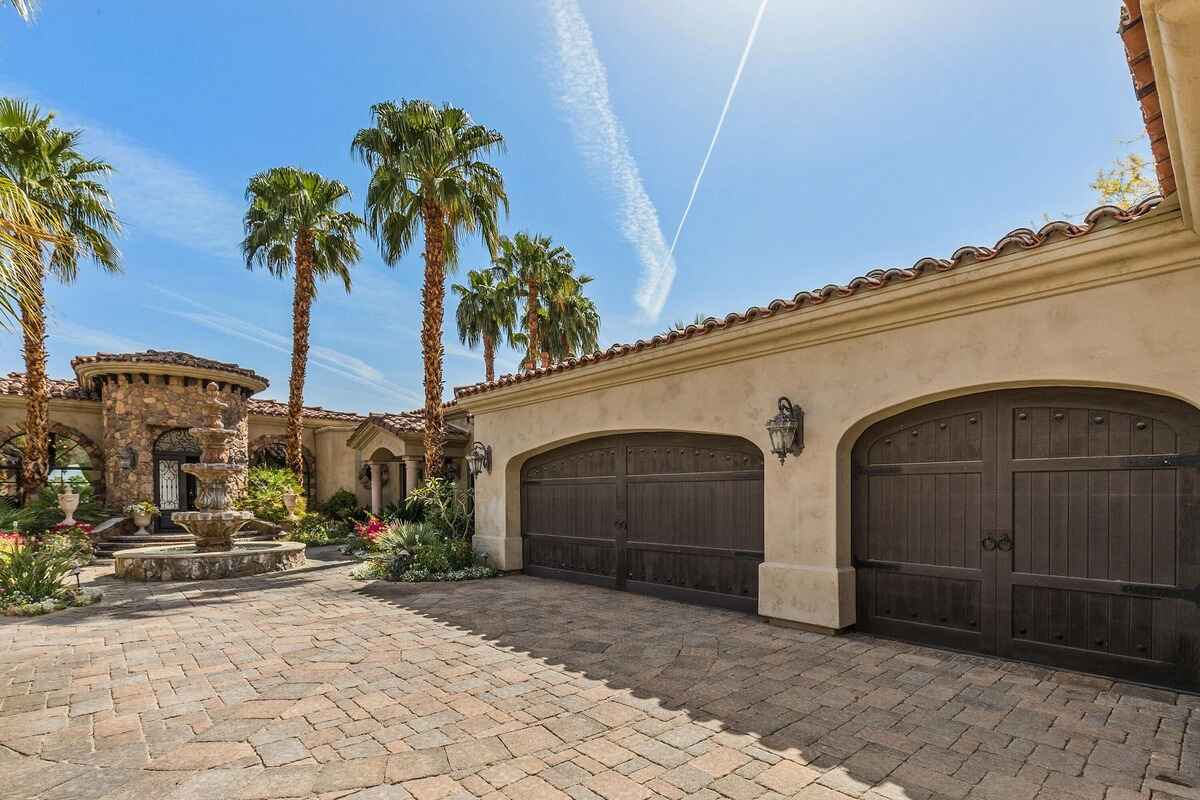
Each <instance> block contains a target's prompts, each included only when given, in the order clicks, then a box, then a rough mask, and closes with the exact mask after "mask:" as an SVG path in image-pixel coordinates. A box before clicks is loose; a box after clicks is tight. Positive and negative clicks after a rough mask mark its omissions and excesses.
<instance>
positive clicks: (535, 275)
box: [493, 232, 590, 369]
mask: <svg viewBox="0 0 1200 800" xmlns="http://www.w3.org/2000/svg"><path fill="white" fill-rule="evenodd" d="M495 264H496V266H495V267H494V268H493V269H494V270H496V271H497V272H498V273H500V274H507V275H513V276H515V277H516V279H517V281H518V282H519V283H520V284H521V292H522V294H523V295H524V296H525V316H524V317H523V318H522V320H521V325H522V327H523V328H524V331H525V336H526V341H527V344H528V351H527V353H526V356H525V359H524V362H523V365H524V366H525V367H526V368H528V369H533V368H534V367H535V366H537V363H538V357H539V355H540V356H541V361H542V366H549V365H550V356H549V354H548V353H547V352H546V348H545V343H544V342H543V341H542V335H541V326H542V324H543V323H544V322H545V321H546V320H548V318H549V312H548V310H547V309H546V308H544V307H543V302H544V300H545V297H544V294H545V292H547V291H565V290H567V288H568V287H569V285H570V283H571V276H572V275H573V273H574V271H575V257H574V256H572V255H571V251H570V250H568V249H567V248H565V247H563V246H561V245H555V244H554V241H553V240H552V239H551V238H550V237H549V236H541V235H531V234H528V233H525V232H521V233H518V234H516V235H515V236H513V237H512V238H511V239H510V238H508V237H504V238H502V239H501V240H500V254H499V255H498V256H497V257H496V261H495ZM589 280H590V279H589Z"/></svg>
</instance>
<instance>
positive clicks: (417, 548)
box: [355, 522, 480, 580]
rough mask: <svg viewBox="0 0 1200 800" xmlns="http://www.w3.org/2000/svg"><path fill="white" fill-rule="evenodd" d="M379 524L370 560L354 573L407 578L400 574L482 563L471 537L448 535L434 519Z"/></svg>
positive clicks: (435, 572)
mask: <svg viewBox="0 0 1200 800" xmlns="http://www.w3.org/2000/svg"><path fill="white" fill-rule="evenodd" d="M377 526H378V527H380V528H381V529H380V530H379V531H378V533H377V534H376V535H375V538H374V539H373V541H372V551H373V552H372V556H371V559H370V563H369V565H365V566H363V567H361V568H360V569H358V570H356V572H355V577H358V578H363V579H371V578H389V579H391V580H406V579H405V578H403V577H401V576H403V575H407V574H409V573H414V572H415V573H420V574H425V575H444V574H449V573H457V572H462V571H463V570H470V569H473V568H475V567H478V566H480V558H479V556H477V555H476V554H475V551H474V550H472V549H471V541H470V539H451V538H448V537H447V536H446V535H445V534H444V533H443V532H442V531H441V530H440V529H439V528H438V527H437V526H436V525H434V524H433V523H432V522H423V523H415V522H393V523H390V524H386V525H377ZM359 527H362V526H359ZM422 580H442V579H441V578H436V579H435V578H428V579H422ZM454 580H464V578H455V579H454Z"/></svg>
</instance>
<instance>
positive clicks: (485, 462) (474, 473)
mask: <svg viewBox="0 0 1200 800" xmlns="http://www.w3.org/2000/svg"><path fill="white" fill-rule="evenodd" d="M467 466H468V467H470V469H471V477H472V478H478V477H479V475H480V473H483V472H491V471H492V447H491V445H486V444H483V443H482V442H476V443H475V444H473V445H471V452H469V453H467Z"/></svg>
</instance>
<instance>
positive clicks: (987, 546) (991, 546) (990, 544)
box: [979, 536, 996, 553]
mask: <svg viewBox="0 0 1200 800" xmlns="http://www.w3.org/2000/svg"><path fill="white" fill-rule="evenodd" d="M979 544H980V545H982V546H983V549H984V550H987V551H988V552H989V553H990V552H991V551H993V550H995V549H996V540H995V539H993V538H992V537H991V536H985V537H983V541H981V542H980V543H979Z"/></svg>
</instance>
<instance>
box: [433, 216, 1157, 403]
mask: <svg viewBox="0 0 1200 800" xmlns="http://www.w3.org/2000/svg"><path fill="white" fill-rule="evenodd" d="M1161 202H1162V198H1161V197H1158V196H1155V197H1149V198H1146V199H1145V200H1143V201H1142V202H1140V203H1138V204H1137V205H1136V206H1134V207H1133V208H1130V209H1128V210H1124V209H1120V208H1117V207H1116V206H1100V207H1099V208H1097V209H1094V210H1093V211H1091V212H1090V213H1088V215H1087V216H1086V217H1084V219H1083V222H1082V224H1078V225H1077V224H1075V223H1072V222H1063V221H1058V222H1048V223H1046V224H1045V225H1043V226H1042V227H1041V228H1039V229H1038V230H1036V231H1034V230H1032V229H1030V228H1017V229H1015V230H1013V231H1010V232H1009V233H1007V234H1005V235H1004V236H1002V237H1000V240H999V241H997V242H996V244H995V245H993V246H992V247H974V246H967V247H960V248H959V249H958V250H955V251H954V253H953V255H951V256H950V258H949V259H939V258H922V259H921V260H920V261H918V262H916V263H915V264H913V265H912V266H911V267H909V268H908V269H877V270H872V271H871V272H868V273H867V274H866V275H863V276H861V277H858V278H854V279H853V280H851V281H850V282H849V283H847V284H846V285H845V286H838V285H835V284H829V285H827V286H824V287H822V288H820V289H815V290H813V291H811V292H800V293H799V294H797V295H796V296H795V297H793V298H792V299H791V300H783V299H780V300H772V301H771V302H770V303H768V304H767V305H766V307H765V308H760V307H758V306H755V307H753V308H749V309H746V311H744V312H743V313H741V314H736V313H735V314H730V315H728V316H726V317H725V318H723V319H717V318H715V317H709V318H708V319H706V320H704V322H703V323H701V324H699V325H688V326H687V327H686V328H685V329H683V330H671V331H667V332H666V333H661V334H659V335H657V336H655V337H653V338H652V339H650V340H648V341H647V340H644V339H639V340H637V341H636V342H634V343H633V344H618V345H613V346H612V347H610V348H608V349H607V350H605V351H603V352H598V353H592V354H590V355H585V356H582V357H580V358H571V359H568V360H566V361H562V362H559V363H557V364H551V365H550V367H548V368H538V369H534V370H527V371H525V372H521V373H517V374H515V375H503V376H501V377H499V378H497V379H496V380H494V381H492V382H491V383H486V382H484V383H476V384H472V385H470V386H459V387H457V388H456V389H455V390H454V394H455V396H456V397H458V398H463V397H470V396H472V395H478V394H482V393H484V392H488V391H492V390H494V389H499V388H501V387H505V386H512V385H513V384H517V383H524V382H525V381H530V380H535V379H537V378H541V377H544V376H547V375H553V374H556V373H559V372H566V371H567V370H572V369H577V368H579V367H586V366H588V365H590V364H598V363H600V362H602V361H612V360H613V359H616V358H620V357H621V356H626V355H630V354H633V353H640V352H642V351H644V350H651V349H654V348H658V347H663V346H666V345H670V344H673V343H675V342H680V341H685V340H687V339H693V338H695V337H697V336H703V335H705V334H708V333H711V332H712V331H717V330H723V329H726V328H732V327H735V326H738V325H745V324H747V323H751V322H754V321H756V320H760V319H766V318H768V317H774V316H777V315H779V314H786V313H788V312H791V311H797V310H799V309H802V308H807V307H809V306H816V305H820V304H822V303H826V302H828V301H830V300H838V299H842V298H847V297H852V296H854V295H858V294H861V293H863V292H869V291H874V290H876V289H882V288H884V287H887V286H891V285H893V284H897V283H906V282H908V281H913V280H917V279H919V278H921V277H923V276H925V275H930V274H933V273H938V272H948V271H950V270H954V269H957V268H958V267H962V266H966V265H968V264H975V263H978V262H982V261H990V260H992V259H994V258H999V257H1001V256H1007V255H1012V254H1014V253H1019V252H1025V251H1028V250H1033V249H1036V248H1038V247H1041V246H1042V245H1045V244H1049V243H1052V242H1059V241H1064V240H1067V239H1076V238H1079V237H1081V236H1086V235H1088V234H1089V233H1092V232H1093V231H1097V230H1102V229H1104V228H1110V227H1112V226H1114V225H1120V224H1123V223H1126V222H1131V221H1133V220H1136V219H1140V218H1142V217H1144V216H1145V215H1146V214H1149V213H1150V212H1151V211H1152V210H1153V209H1154V208H1155V207H1157V206H1158V204H1159V203H1161Z"/></svg>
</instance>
